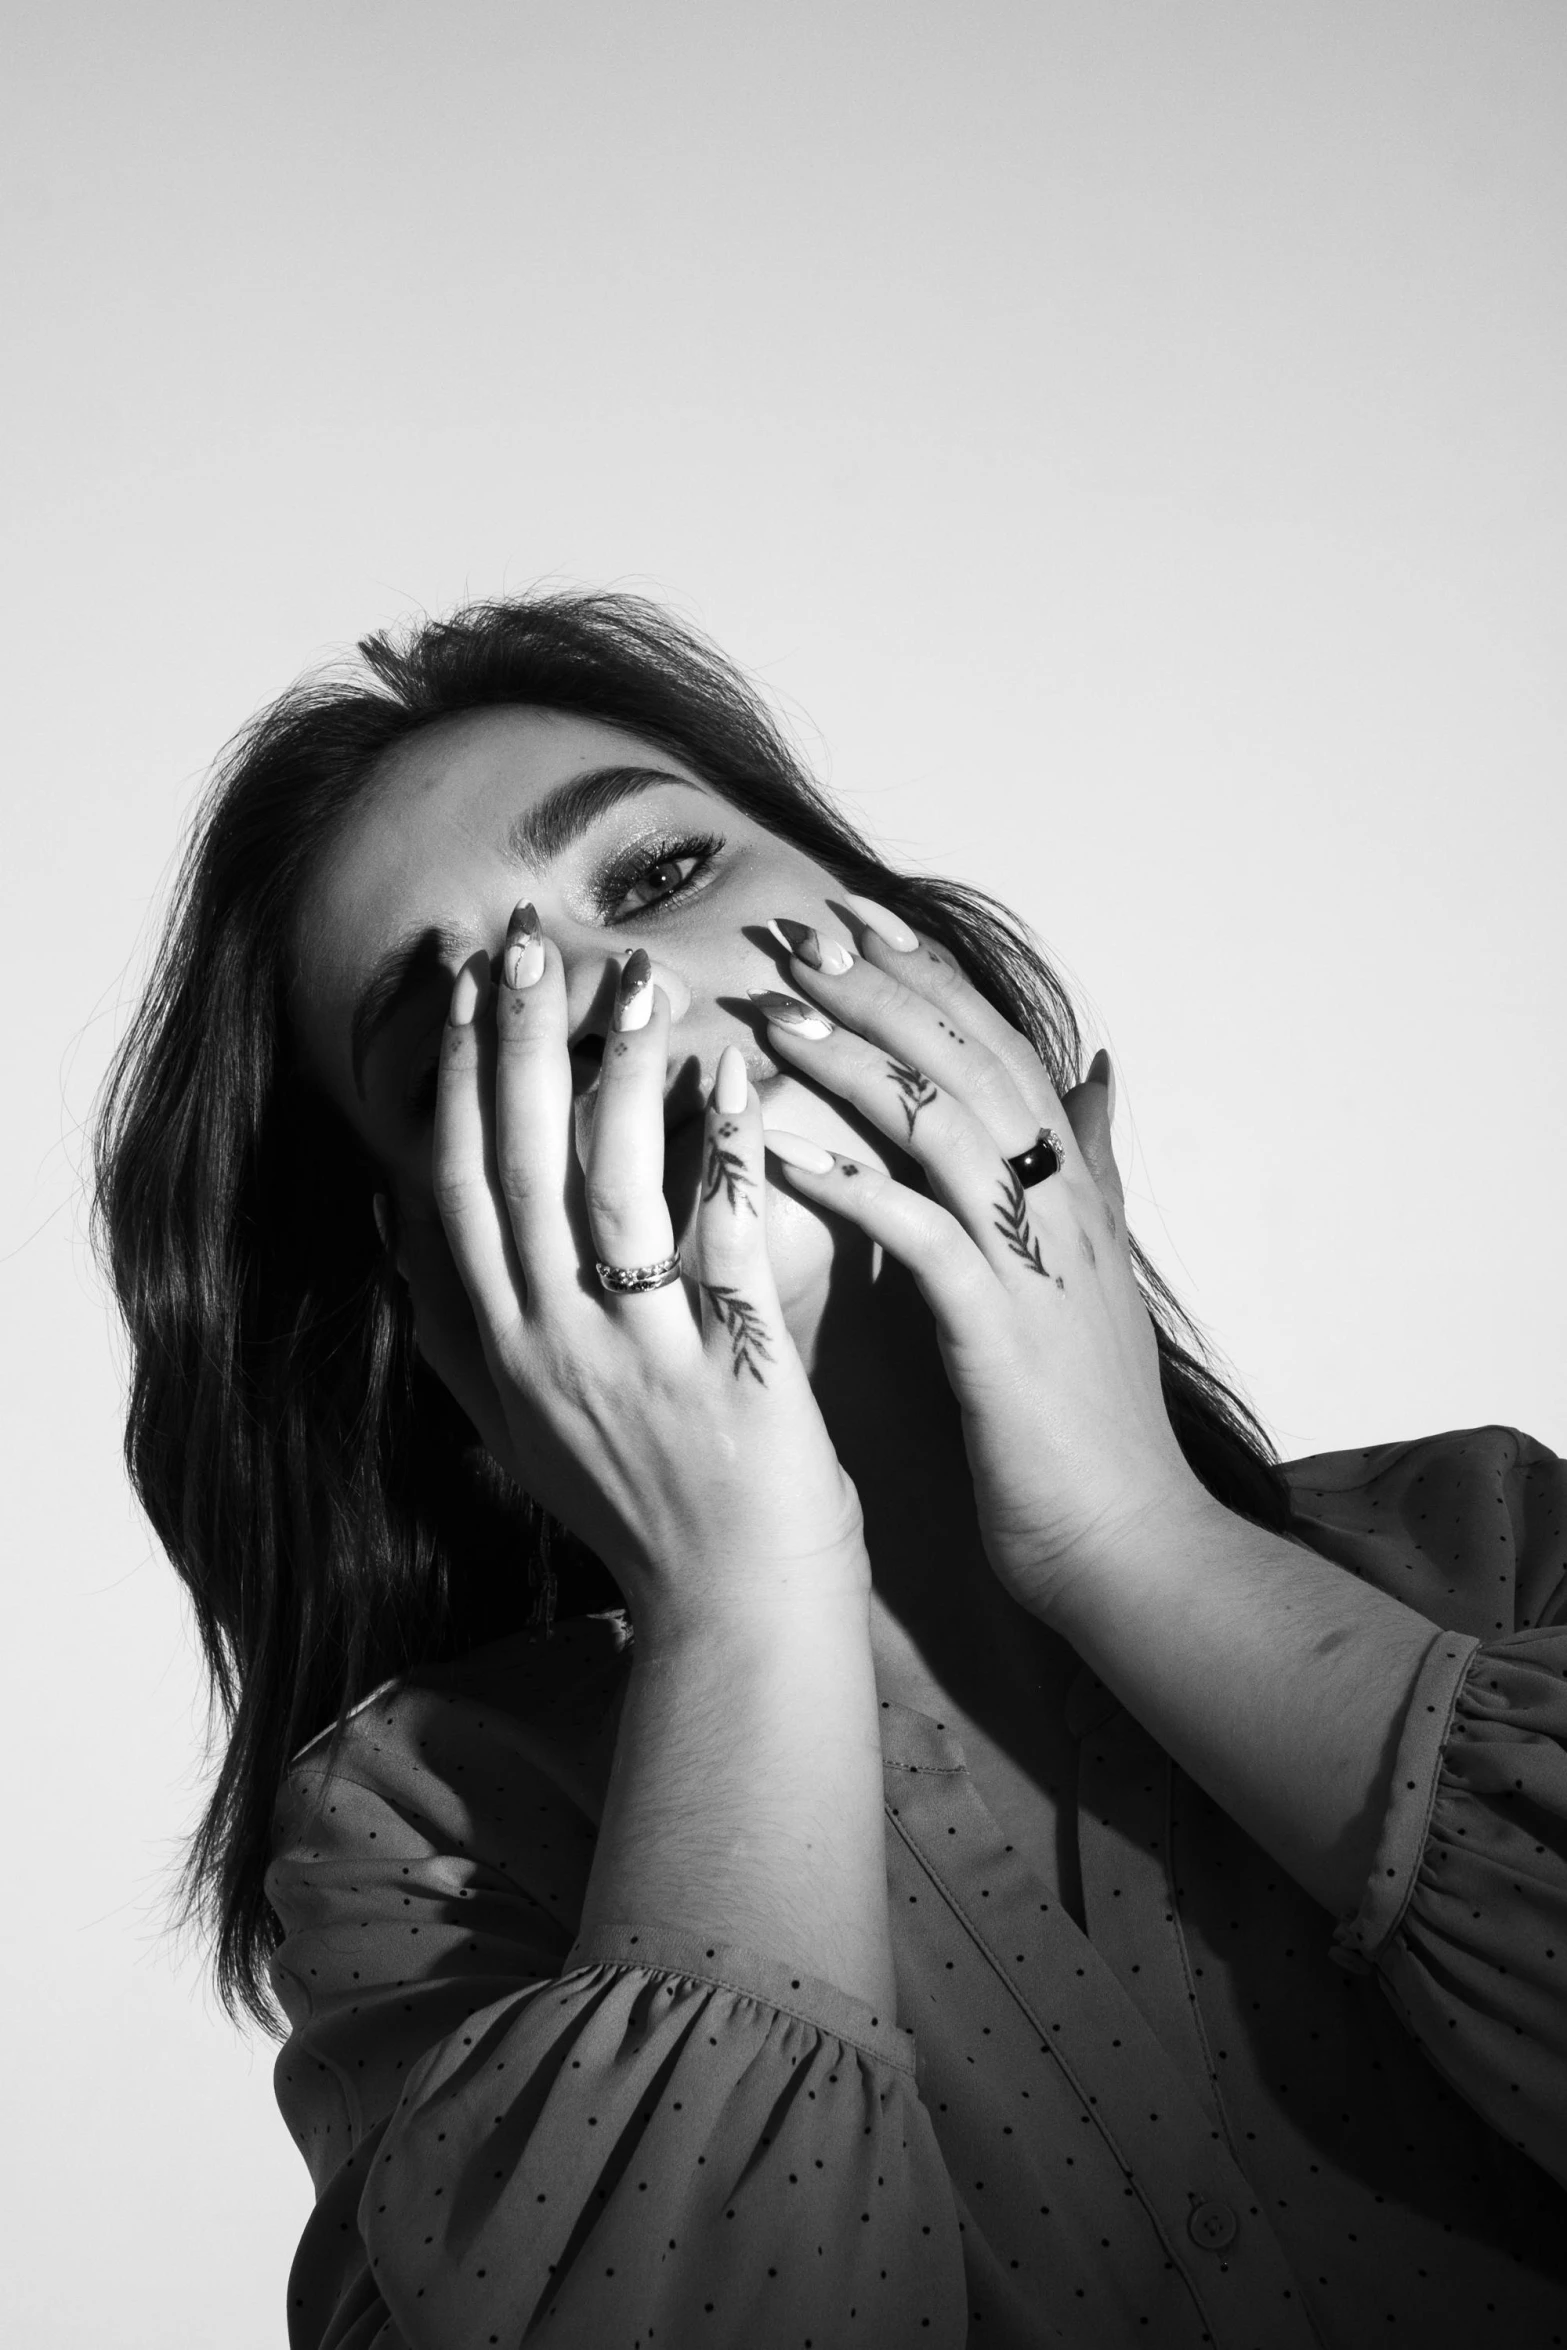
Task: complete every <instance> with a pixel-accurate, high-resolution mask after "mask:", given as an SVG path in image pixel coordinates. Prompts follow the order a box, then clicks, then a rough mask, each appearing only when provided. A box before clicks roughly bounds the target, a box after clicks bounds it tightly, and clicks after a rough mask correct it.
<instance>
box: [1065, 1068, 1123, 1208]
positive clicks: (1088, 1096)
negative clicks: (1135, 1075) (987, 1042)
mask: <svg viewBox="0 0 1567 2350" xmlns="http://www.w3.org/2000/svg"><path fill="white" fill-rule="evenodd" d="M1114 1083H1115V1080H1114V1077H1113V1075H1112V1073H1111V1069H1110V1058H1109V1055H1108V1054H1107V1053H1096V1054H1095V1055H1094V1058H1093V1060H1092V1061H1091V1062H1090V1064H1089V1071H1088V1075H1087V1077H1086V1078H1085V1079H1084V1081H1083V1083H1082V1084H1081V1085H1075V1086H1073V1088H1072V1090H1071V1092H1070V1093H1068V1094H1066V1095H1064V1096H1063V1097H1062V1103H1061V1107H1062V1109H1063V1110H1064V1111H1065V1112H1066V1116H1067V1120H1068V1122H1069V1124H1070V1125H1071V1128H1072V1133H1073V1135H1074V1137H1075V1138H1076V1141H1077V1147H1078V1149H1079V1150H1080V1151H1081V1153H1082V1155H1083V1162H1084V1164H1085V1165H1086V1167H1087V1168H1088V1171H1089V1173H1090V1174H1091V1175H1092V1177H1093V1179H1094V1182H1095V1184H1096V1185H1097V1186H1098V1190H1099V1196H1100V1198H1101V1199H1102V1201H1103V1202H1104V1205H1105V1209H1106V1211H1107V1213H1108V1214H1109V1216H1110V1218H1111V1223H1112V1228H1113V1229H1114V1230H1115V1231H1116V1232H1117V1233H1118V1234H1119V1233H1124V1232H1125V1229H1126V1193H1125V1190H1124V1189H1123V1187H1122V1183H1121V1170H1120V1168H1119V1167H1118V1166H1117V1165H1116V1160H1115V1149H1114V1145H1113V1143H1112V1141H1111V1128H1110V1121H1111V1117H1112V1114H1113V1101H1114Z"/></svg>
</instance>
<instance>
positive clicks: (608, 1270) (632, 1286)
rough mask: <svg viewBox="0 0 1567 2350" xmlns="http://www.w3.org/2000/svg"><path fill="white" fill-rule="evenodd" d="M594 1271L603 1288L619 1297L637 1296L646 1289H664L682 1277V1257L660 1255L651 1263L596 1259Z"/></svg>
mask: <svg viewBox="0 0 1567 2350" xmlns="http://www.w3.org/2000/svg"><path fill="white" fill-rule="evenodd" d="M593 1270H594V1272H595V1273H596V1274H597V1275H598V1277H599V1286H600V1288H601V1289H608V1290H612V1291H613V1292H614V1293H615V1295H616V1296H617V1297H635V1296H637V1295H638V1294H639V1293H640V1292H641V1291H642V1290H644V1289H664V1288H667V1287H668V1285H669V1283H670V1282H671V1281H678V1280H679V1278H680V1258H679V1255H678V1253H677V1254H676V1255H674V1256H672V1257H660V1258H658V1260H657V1261H656V1263H654V1264H651V1265H605V1264H601V1263H599V1262H598V1260H597V1259H595V1260H594V1265H593Z"/></svg>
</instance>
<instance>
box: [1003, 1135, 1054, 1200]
mask: <svg viewBox="0 0 1567 2350" xmlns="http://www.w3.org/2000/svg"><path fill="white" fill-rule="evenodd" d="M1065 1157H1066V1144H1065V1143H1064V1142H1063V1141H1062V1140H1061V1137H1060V1135H1059V1134H1057V1132H1056V1130H1055V1128H1054V1127H1053V1126H1041V1128H1040V1129H1039V1140H1038V1141H1037V1142H1031V1143H1030V1144H1029V1146H1028V1148H1027V1150H1026V1151H1018V1152H1016V1153H1015V1155H1014V1156H1013V1157H1012V1158H1010V1159H1008V1161H1007V1165H1008V1166H1009V1167H1010V1168H1011V1170H1012V1172H1013V1174H1014V1175H1015V1176H1016V1177H1017V1179H1018V1181H1019V1183H1021V1184H1022V1186H1023V1189H1024V1190H1025V1191H1027V1190H1029V1189H1030V1187H1031V1186H1032V1185H1034V1184H1036V1183H1043V1182H1045V1181H1046V1179H1047V1178H1048V1177H1049V1176H1051V1175H1057V1174H1059V1173H1060V1171H1061V1162H1062V1160H1063V1159H1064V1158H1065Z"/></svg>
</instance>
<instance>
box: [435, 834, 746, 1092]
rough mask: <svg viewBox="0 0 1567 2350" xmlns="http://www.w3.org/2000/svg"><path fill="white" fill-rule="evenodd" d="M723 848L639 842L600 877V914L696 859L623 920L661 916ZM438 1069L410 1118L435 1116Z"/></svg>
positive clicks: (693, 838) (704, 842)
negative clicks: (662, 872) (654, 873)
mask: <svg viewBox="0 0 1567 2350" xmlns="http://www.w3.org/2000/svg"><path fill="white" fill-rule="evenodd" d="M723 845H724V840H723V835H722V834H721V833H717V832H700V833H685V834H681V835H679V836H678V837H672V838H670V839H668V840H661V841H660V840H655V841H640V842H638V844H637V846H636V847H635V848H634V849H631V850H628V851H627V853H626V854H625V855H624V856H622V857H619V858H617V859H616V860H615V862H614V863H613V864H612V865H610V866H609V867H607V869H606V870H605V871H604V872H603V873H602V874H601V875H600V876H599V880H598V884H597V887H596V890H595V892H594V895H595V897H596V899H597V902H598V910H599V912H600V914H601V915H603V916H604V917H605V919H608V918H609V917H610V916H611V915H612V914H613V913H614V912H615V910H616V908H617V907H618V906H619V904H620V901H621V899H622V898H623V897H624V896H625V894H626V891H627V890H628V889H629V888H630V886H631V884H632V882H634V881H636V880H637V879H639V878H640V876H641V875H643V874H644V873H648V872H651V870H652V868H653V867H654V866H655V865H664V864H671V865H674V864H680V863H682V862H683V861H684V859H685V858H687V857H694V858H695V859H696V863H695V864H694V865H693V867H692V869H691V871H690V872H689V873H688V874H687V875H686V877H685V879H684V881H680V882H677V883H676V884H675V886H674V888H673V889H670V890H666V891H665V892H664V894H663V896H662V897H657V898H650V899H649V900H648V902H647V904H646V905H645V906H633V907H632V908H631V910H630V912H629V913H626V914H623V915H622V916H621V917H620V919H621V920H622V921H623V922H635V921H638V920H639V919H640V918H641V916H642V915H644V914H654V913H657V911H658V909H659V907H660V906H668V905H672V904H673V903H674V901H675V899H676V898H681V897H684V896H685V894H686V892H687V891H688V890H690V889H692V888H694V887H695V886H696V885H697V884H698V882H699V881H700V880H701V877H702V876H703V874H705V873H706V872H707V870H708V868H709V866H710V865H711V864H712V862H713V859H714V858H715V857H716V856H717V855H718V853H719V851H720V850H721V849H722V847H723ZM437 1067H438V1063H437V1062H435V1061H432V1062H431V1063H430V1065H429V1067H428V1068H427V1069H424V1070H422V1071H421V1072H420V1074H419V1076H418V1078H417V1079H416V1080H415V1082H414V1084H413V1085H412V1086H411V1087H410V1088H409V1092H408V1109H409V1114H410V1115H411V1116H412V1117H413V1118H415V1119H418V1120H424V1119H427V1118H431V1117H433V1116H434V1114H435V1085H436V1072H437Z"/></svg>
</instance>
